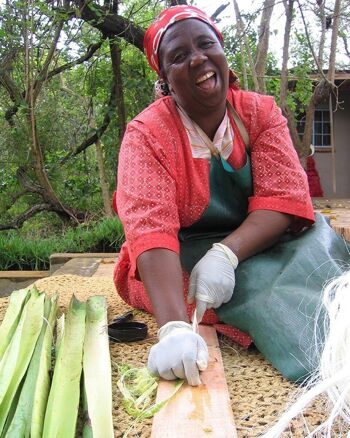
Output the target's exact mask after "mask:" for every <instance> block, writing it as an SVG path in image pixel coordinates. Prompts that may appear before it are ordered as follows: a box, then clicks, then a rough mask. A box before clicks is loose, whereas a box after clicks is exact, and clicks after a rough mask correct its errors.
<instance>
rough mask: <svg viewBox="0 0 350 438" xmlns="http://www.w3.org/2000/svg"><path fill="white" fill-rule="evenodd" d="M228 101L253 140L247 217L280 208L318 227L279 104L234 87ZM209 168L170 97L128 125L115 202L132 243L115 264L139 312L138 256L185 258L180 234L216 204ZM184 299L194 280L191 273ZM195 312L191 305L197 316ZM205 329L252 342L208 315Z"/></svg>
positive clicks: (240, 151) (145, 301)
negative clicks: (158, 252) (161, 253)
mask: <svg viewBox="0 0 350 438" xmlns="http://www.w3.org/2000/svg"><path fill="white" fill-rule="evenodd" d="M227 98H228V99H229V101H230V102H231V104H232V105H233V106H234V108H235V109H236V111H237V113H238V114H239V116H240V118H241V120H242V122H243V124H244V126H245V127H246V130H247V131H248V134H249V140H250V150H251V163H252V174H253V186H254V195H253V196H252V197H251V198H249V207H248V212H251V211H254V210H261V209H263V210H274V211H279V212H283V213H288V214H291V215H293V216H294V221H293V223H292V229H293V230H294V231H298V230H300V229H301V228H303V227H305V226H310V225H311V224H312V223H313V222H314V213H313V208H312V203H311V199H310V195H309V189H308V183H307V178H306V174H305V172H304V170H303V168H302V166H301V165H300V162H299V159H298V157H297V154H296V151H295V149H294V147H293V145H292V142H291V139H290V135H289V131H288V127H287V123H286V119H285V118H284V117H283V116H282V114H281V110H280V109H279V108H278V107H277V106H276V104H275V102H274V99H273V98H272V97H270V96H263V95H259V94H256V93H252V92H247V91H242V90H237V89H233V88H230V89H229V92H228V96H227ZM231 123H232V126H233V130H234V145H233V151H232V153H231V155H230V156H229V158H228V159H227V161H228V163H229V164H231V166H232V167H234V168H235V169H238V168H240V167H241V166H242V165H243V164H244V160H245V152H244V149H245V146H244V143H243V141H242V138H241V136H240V134H239V131H238V129H237V127H236V125H235V123H234V121H233V120H232V119H231ZM209 168H210V162H209V161H208V160H206V159H202V158H193V156H192V150H191V146H190V144H189V140H188V136H187V133H186V131H185V128H184V126H183V124H182V122H181V119H180V117H179V114H178V111H177V109H176V106H175V103H174V101H173V99H172V98H171V97H164V98H162V99H159V100H157V101H156V102H154V103H153V104H151V105H150V106H149V107H148V108H146V109H145V110H144V111H143V112H142V113H140V114H139V115H138V116H137V117H136V118H135V119H134V120H132V121H131V122H130V123H129V124H128V128H127V131H126V133H125V136H124V139H123V143H122V146H121V150H120V154H119V166H118V186H117V190H116V192H115V193H114V199H113V204H114V208H115V210H116V212H117V213H118V215H119V217H120V219H121V221H122V223H123V225H124V230H125V237H126V241H125V243H124V245H123V247H122V249H121V253H120V258H119V261H118V263H117V265H116V269H115V273H114V281H115V284H116V287H117V290H118V293H119V294H120V296H121V297H122V298H123V300H125V301H126V302H127V303H128V304H130V305H131V306H133V307H136V308H141V309H144V310H146V311H148V312H152V307H151V303H150V300H149V298H148V296H147V294H146V291H145V290H144V288H143V285H142V283H141V281H139V280H138V278H137V266H136V260H137V257H138V256H139V255H140V254H141V253H142V252H144V251H146V250H149V249H152V248H167V249H170V250H172V251H175V252H177V253H179V241H178V237H177V236H178V231H179V229H180V228H181V227H187V226H189V225H191V224H193V223H194V222H196V221H197V220H198V219H199V218H200V216H201V215H202V213H203V212H204V210H205V209H206V207H207V206H208V203H209V197H210V193H209ZM184 285H185V286H184V288H185V290H184V294H185V295H186V294H187V286H188V276H187V275H186V273H184ZM192 311H193V308H192V307H190V306H189V308H188V312H189V315H191V313H192ZM203 322H204V323H207V324H214V325H215V327H216V328H217V330H218V331H220V332H225V334H227V335H229V336H231V337H233V338H235V339H236V340H237V341H238V342H240V343H241V344H243V345H249V343H250V338H249V336H247V335H245V334H243V333H241V332H239V331H238V330H237V329H233V328H231V327H228V326H226V325H224V324H218V323H219V321H218V318H217V316H216V315H215V313H214V311H212V310H208V311H207V312H206V314H205V316H204V319H203Z"/></svg>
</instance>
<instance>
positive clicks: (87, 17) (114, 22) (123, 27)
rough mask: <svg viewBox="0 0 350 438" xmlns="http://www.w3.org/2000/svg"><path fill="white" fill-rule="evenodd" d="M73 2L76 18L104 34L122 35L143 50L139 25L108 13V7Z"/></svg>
mask: <svg viewBox="0 0 350 438" xmlns="http://www.w3.org/2000/svg"><path fill="white" fill-rule="evenodd" d="M74 3H75V4H76V5H77V6H78V8H79V16H78V14H77V18H81V19H83V20H84V21H86V22H87V23H89V24H90V25H91V26H92V27H94V28H96V29H98V30H99V31H101V32H102V34H103V35H104V36H106V35H108V36H111V35H115V36H117V37H122V38H124V39H125V40H126V41H128V42H129V43H130V44H133V45H134V46H135V47H137V48H138V49H139V50H141V51H143V36H144V33H145V32H144V30H143V29H141V28H140V27H139V26H136V25H135V24H133V23H132V22H131V21H130V20H128V19H126V18H124V17H122V16H120V15H117V14H114V13H110V11H109V10H108V9H106V8H104V7H101V6H99V5H98V4H95V3H93V2H88V1H84V0H76V1H75V2H74Z"/></svg>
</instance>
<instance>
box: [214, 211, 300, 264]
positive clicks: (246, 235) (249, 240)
mask: <svg viewBox="0 0 350 438" xmlns="http://www.w3.org/2000/svg"><path fill="white" fill-rule="evenodd" d="M292 219H293V217H292V216H291V215H289V214H285V213H280V212H277V211H271V210H255V211H252V212H251V213H250V214H249V215H248V216H247V218H246V219H245V220H244V221H243V223H242V224H241V225H240V226H239V227H238V228H237V229H236V230H235V231H233V232H232V233H231V234H229V235H228V236H227V237H226V238H225V239H224V240H223V241H222V242H221V243H223V244H224V245H226V246H228V247H229V248H230V249H231V251H233V252H234V253H235V254H236V256H237V258H238V260H239V261H240V262H241V261H243V260H245V259H247V258H248V257H251V256H253V255H255V254H257V253H258V252H261V251H263V250H264V249H267V248H269V247H270V246H272V245H273V244H274V243H276V242H277V241H278V239H279V238H280V237H281V236H282V234H283V233H284V232H285V231H286V230H287V228H288V227H289V226H290V224H291V222H292Z"/></svg>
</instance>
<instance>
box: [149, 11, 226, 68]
mask: <svg viewBox="0 0 350 438" xmlns="http://www.w3.org/2000/svg"><path fill="white" fill-rule="evenodd" d="M188 18H196V19H197V20H201V21H204V23H207V24H208V25H209V26H210V27H211V28H212V29H213V30H214V31H215V33H216V35H217V36H218V38H219V40H220V41H221V42H223V38H222V35H221V32H220V31H219V29H218V28H217V27H216V26H215V24H214V22H213V20H212V19H211V18H210V17H208V15H206V14H205V13H204V12H203V11H201V10H200V9H198V8H196V7H195V6H188V5H178V6H173V7H171V8H168V9H165V10H164V11H162V12H161V13H160V14H159V15H158V17H157V18H156V19H155V21H154V22H153V23H152V24H151V25H150V27H149V28H148V29H147V31H146V33H145V37H144V40H143V46H144V49H145V53H146V57H147V60H148V63H149V65H150V66H151V68H152V69H153V70H154V71H155V72H156V73H157V74H159V59H158V50H159V44H160V41H161V39H162V37H163V35H164V33H165V32H166V31H167V29H168V28H169V26H171V25H172V24H174V23H175V22H176V21H181V20H187V19H188Z"/></svg>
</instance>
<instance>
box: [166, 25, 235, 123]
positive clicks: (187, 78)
mask: <svg viewBox="0 0 350 438" xmlns="http://www.w3.org/2000/svg"><path fill="white" fill-rule="evenodd" d="M159 59H160V64H161V76H162V77H163V79H164V80H165V81H166V82H167V83H168V85H169V88H170V91H171V94H172V96H173V98H174V99H175V101H176V102H177V103H178V104H179V105H181V106H182V107H183V108H184V109H185V111H186V112H187V113H188V114H189V116H190V117H192V118H195V115H196V114H201V115H203V114H205V113H208V112H212V111H215V110H217V109H218V108H221V107H222V106H223V105H226V94H227V89H228V80H229V71H228V65H227V61H226V57H225V54H224V51H223V48H222V46H221V44H220V41H219V40H218V38H217V36H216V34H215V32H214V30H212V29H211V28H210V27H209V26H208V25H207V24H206V23H204V22H202V21H200V20H196V19H187V20H183V21H179V22H177V23H175V24H174V25H173V26H171V27H170V28H169V29H168V30H167V31H166V33H165V35H164V37H163V39H162V42H161V45H160V49H159Z"/></svg>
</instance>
